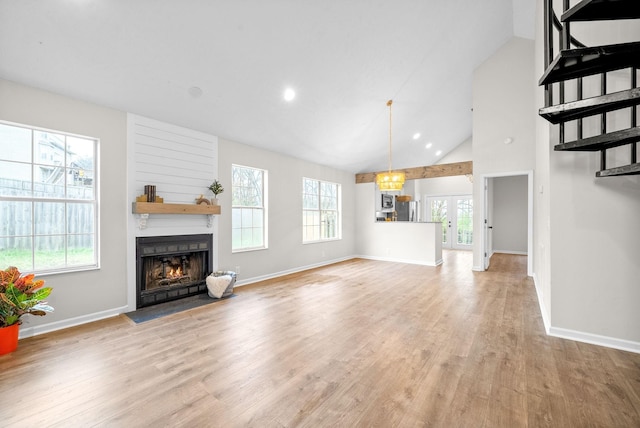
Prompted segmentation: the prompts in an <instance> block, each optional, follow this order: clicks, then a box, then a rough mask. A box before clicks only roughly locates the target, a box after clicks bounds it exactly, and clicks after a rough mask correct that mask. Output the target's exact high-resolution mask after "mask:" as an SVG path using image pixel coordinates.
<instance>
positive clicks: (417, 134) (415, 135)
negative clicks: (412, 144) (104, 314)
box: [413, 132, 420, 140]
mask: <svg viewBox="0 0 640 428" xmlns="http://www.w3.org/2000/svg"><path fill="white" fill-rule="evenodd" d="M418 138H420V133H419V132H416V133H415V134H413V139H414V140H417V139H418Z"/></svg>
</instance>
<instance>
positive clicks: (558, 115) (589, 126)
mask: <svg viewBox="0 0 640 428" xmlns="http://www.w3.org/2000/svg"><path fill="white" fill-rule="evenodd" d="M553 3H554V1H553V0H545V2H544V6H545V10H544V13H545V18H544V19H545V41H544V43H545V72H544V74H543V75H542V77H541V78H540V81H539V84H540V85H544V88H545V107H543V108H541V109H540V111H539V114H540V116H542V117H544V118H545V119H546V120H548V121H549V122H551V123H553V124H558V131H559V143H558V144H557V145H556V146H555V147H554V150H556V151H588V152H598V151H599V152H600V170H599V171H597V172H596V177H612V176H621V175H636V174H640V163H638V142H640V126H639V118H638V112H639V109H638V105H640V87H639V86H638V69H639V68H640V41H633V42H629V43H620V44H614V45H602V46H585V45H584V44H583V43H581V42H580V41H579V40H577V39H576V38H574V37H573V36H572V35H571V23H573V22H586V21H616V20H621V19H640V0H582V1H579V2H578V3H577V4H575V5H574V6H572V7H571V6H570V5H569V0H561V3H562V9H563V13H562V16H561V18H560V19H558V17H557V15H556V14H555V12H554V9H553ZM558 3H559V2H558ZM581 25H588V24H581ZM610 25H615V23H614V22H611V23H610ZM638 25H639V26H640V21H639V23H638ZM555 35H557V40H554V36H555ZM556 44H557V46H556ZM556 48H557V49H558V55H556V56H555V57H554V50H555V49H556ZM621 81H622V82H626V83H624V85H623V86H625V87H626V88H624V89H623V90H618V91H615V92H609V91H608V88H607V87H608V86H609V87H611V86H616V87H618V88H617V89H621V88H619V86H620V85H621ZM612 82H613V85H612V84H611V83H612ZM594 86H596V87H597V86H599V92H600V94H599V95H595V96H590V97H588V98H584V97H583V92H584V91H585V90H587V89H588V90H590V89H591V88H593V87H594ZM569 92H571V93H572V95H573V96H572V100H570V101H569V100H568V98H569ZM612 115H615V116H612ZM608 119H609V120H608ZM612 119H613V120H612ZM621 124H622V126H623V127H622V129H620V128H621ZM593 128H596V130H597V132H596V135H589V136H584V135H583V134H584V133H585V131H592V130H593ZM571 131H572V132H571ZM591 133H593V132H591ZM569 136H571V138H575V139H572V140H571V141H565V140H566V138H568V137H569ZM623 146H626V147H628V152H627V153H626V154H624V153H622V158H623V160H622V161H621V160H620V158H621V150H626V148H624V147H623ZM621 147H623V148H621ZM613 149H616V150H615V152H613ZM612 158H613V160H615V161H616V164H615V165H612V166H608V165H607V163H611V160H612Z"/></svg>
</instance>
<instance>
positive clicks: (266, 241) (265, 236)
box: [231, 164, 269, 254]
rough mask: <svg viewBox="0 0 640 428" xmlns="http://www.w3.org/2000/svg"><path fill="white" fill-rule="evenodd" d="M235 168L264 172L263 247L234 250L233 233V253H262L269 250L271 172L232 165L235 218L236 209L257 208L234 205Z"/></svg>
mask: <svg viewBox="0 0 640 428" xmlns="http://www.w3.org/2000/svg"><path fill="white" fill-rule="evenodd" d="M233 168H247V169H255V170H259V171H262V208H261V209H262V234H263V236H262V245H261V246H259V247H250V248H235V249H234V248H233V231H232V236H231V253H232V254H235V253H247V252H251V251H262V250H267V249H269V226H268V225H269V191H268V189H269V171H268V170H266V169H263V168H257V167H254V166H247V165H239V164H232V165H231V192H232V196H231V212H232V216H233V209H234V208H256V207H245V206H240V205H233ZM231 228H232V230H233V217H232V219H231Z"/></svg>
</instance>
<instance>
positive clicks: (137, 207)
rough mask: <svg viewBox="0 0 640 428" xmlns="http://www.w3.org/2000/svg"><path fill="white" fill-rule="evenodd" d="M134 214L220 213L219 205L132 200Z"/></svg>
mask: <svg viewBox="0 0 640 428" xmlns="http://www.w3.org/2000/svg"><path fill="white" fill-rule="evenodd" d="M133 213H134V214H208V215H217V214H220V205H207V204H200V205H196V204H167V203H162V204H160V203H154V202H134V203H133Z"/></svg>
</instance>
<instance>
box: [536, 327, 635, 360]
mask: <svg viewBox="0 0 640 428" xmlns="http://www.w3.org/2000/svg"><path fill="white" fill-rule="evenodd" d="M549 336H553V337H559V338H562V339H569V340H575V341H577V342H584V343H589V344H591V345H598V346H604V347H607V348H614V349H620V350H622V351H628V352H634V353H636V354H640V342H632V341H630V340H624V339H616V338H615V337H608V336H600V335H598V334H592V333H583V332H581V331H575V330H570V329H566V328H559V327H551V328H550V329H549Z"/></svg>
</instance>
